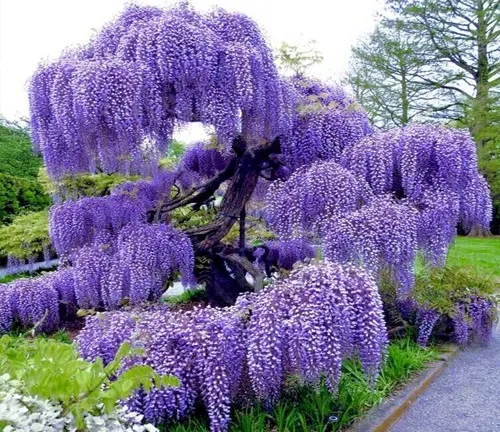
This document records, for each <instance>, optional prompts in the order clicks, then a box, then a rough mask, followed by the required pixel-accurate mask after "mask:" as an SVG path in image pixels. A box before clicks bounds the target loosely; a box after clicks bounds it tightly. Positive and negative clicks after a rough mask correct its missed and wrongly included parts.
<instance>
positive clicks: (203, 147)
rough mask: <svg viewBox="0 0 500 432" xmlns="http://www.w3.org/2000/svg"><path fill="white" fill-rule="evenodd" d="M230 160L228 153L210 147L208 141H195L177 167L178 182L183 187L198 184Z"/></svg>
mask: <svg viewBox="0 0 500 432" xmlns="http://www.w3.org/2000/svg"><path fill="white" fill-rule="evenodd" d="M228 161H229V158H228V155H227V154H223V153H221V152H220V151H219V150H217V149H215V148H209V147H208V143H205V142H199V143H195V144H193V145H191V146H190V147H189V148H188V149H187V150H186V152H185V153H184V156H183V157H182V159H181V161H180V163H179V166H178V167H177V172H178V173H179V176H178V183H180V185H181V187H182V188H183V189H189V188H191V187H192V186H196V185H198V184H200V183H201V182H202V181H203V180H206V179H209V178H211V177H213V176H214V175H215V174H217V173H218V172H219V171H222V170H223V169H224V168H225V167H226V166H227V164H228Z"/></svg>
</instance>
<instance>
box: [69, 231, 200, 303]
mask: <svg viewBox="0 0 500 432" xmlns="http://www.w3.org/2000/svg"><path fill="white" fill-rule="evenodd" d="M193 266H194V252H193V248H192V245H191V242H190V240H189V238H188V237H187V236H186V235H184V234H183V233H182V232H180V231H177V230H176V229H175V228H173V227H171V226H170V225H165V224H145V223H133V224H129V225H127V226H125V227H124V228H123V229H122V230H121V231H120V232H119V234H118V236H117V238H116V240H111V241H110V243H107V244H103V243H98V242H97V243H94V244H91V245H88V246H85V247H83V248H81V249H80V250H79V251H78V253H77V254H76V258H75V261H74V265H73V268H74V274H75V295H76V301H77V304H78V306H79V307H80V308H85V309H90V308H101V307H104V308H106V309H117V308H119V307H120V305H121V304H122V303H123V301H124V300H125V299H128V301H129V302H130V303H131V304H140V303H142V302H144V301H146V300H155V299H158V298H159V297H160V296H161V294H162V293H163V290H164V286H165V283H166V281H167V280H168V278H169V277H170V276H171V275H172V274H174V273H175V272H177V271H179V272H180V274H181V278H182V281H183V282H184V283H185V284H187V285H189V284H191V283H193V276H192V274H193Z"/></svg>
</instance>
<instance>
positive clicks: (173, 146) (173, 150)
mask: <svg viewBox="0 0 500 432" xmlns="http://www.w3.org/2000/svg"><path fill="white" fill-rule="evenodd" d="M185 151H186V146H185V144H184V143H182V142H181V141H177V140H175V139H173V140H172V141H171V142H170V144H169V146H168V152H167V156H166V157H164V158H162V159H161V160H160V166H161V167H162V168H167V169H173V168H175V167H176V166H177V164H178V163H179V161H180V160H181V158H182V156H183V155H184V152H185Z"/></svg>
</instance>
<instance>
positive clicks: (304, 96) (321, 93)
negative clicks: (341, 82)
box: [282, 77, 373, 170]
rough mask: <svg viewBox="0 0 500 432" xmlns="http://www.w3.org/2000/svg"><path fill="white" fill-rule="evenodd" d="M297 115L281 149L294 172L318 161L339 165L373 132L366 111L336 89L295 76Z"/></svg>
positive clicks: (343, 92) (339, 89)
mask: <svg viewBox="0 0 500 432" xmlns="http://www.w3.org/2000/svg"><path fill="white" fill-rule="evenodd" d="M291 85H292V86H293V89H294V91H295V92H296V95H295V99H296V105H297V108H296V110H297V113H296V115H295V117H294V122H293V126H292V131H291V134H290V135H289V136H286V137H284V139H283V143H282V147H283V154H284V159H285V163H286V165H287V166H288V167H289V168H290V169H292V170H295V169H297V168H298V167H300V166H303V165H309V164H311V163H313V162H315V161H318V160H323V161H326V160H330V161H335V162H339V161H340V159H341V155H342V152H343V151H344V149H348V148H350V147H351V146H352V145H354V144H356V143H357V142H359V141H360V140H361V139H362V138H363V137H364V136H366V135H369V134H371V133H372V130H373V128H372V126H371V124H370V121H369V120H368V116H367V114H366V112H365V111H364V110H363V108H362V107H361V106H360V105H359V104H358V103H357V102H356V101H355V100H354V99H353V98H351V97H350V96H348V95H347V94H346V92H345V91H344V90H343V89H342V88H340V87H337V86H329V85H325V84H323V83H321V82H319V81H316V80H311V79H306V78H305V77H295V78H293V79H292V82H291Z"/></svg>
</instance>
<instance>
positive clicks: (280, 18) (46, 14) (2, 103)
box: [0, 0, 383, 120]
mask: <svg viewBox="0 0 500 432" xmlns="http://www.w3.org/2000/svg"><path fill="white" fill-rule="evenodd" d="M127 3H129V2H128V1H126V0H0V116H3V117H5V118H7V119H8V120H16V119H19V118H22V117H28V116H29V109H28V96H27V91H26V88H27V81H28V80H29V78H30V76H31V74H32V73H33V72H34V71H35V69H36V67H37V65H38V63H39V62H40V61H41V60H47V59H48V60H50V59H55V58H57V57H58V56H59V54H60V53H61V51H62V50H63V49H64V48H66V47H68V46H70V45H74V44H84V43H86V42H87V41H88V40H89V38H90V36H91V35H92V33H93V32H95V31H96V30H98V29H100V28H101V27H102V26H103V25H104V24H105V23H107V22H108V21H110V20H111V19H113V17H115V16H116V15H117V14H119V13H120V11H121V10H123V8H124V7H125V5H126V4H127ZM135 3H139V4H148V5H155V6H168V4H170V3H171V2H169V1H165V0H137V1H135ZM191 3H192V4H193V5H194V6H195V7H197V8H200V9H210V8H211V7H213V6H214V5H218V6H221V7H223V8H225V9H228V10H231V11H238V12H243V13H245V14H247V15H249V16H250V17H252V18H253V19H254V20H255V21H256V22H257V23H258V24H259V26H260V27H261V28H262V30H263V31H264V32H265V34H267V36H268V39H269V41H270V43H271V45H272V46H273V47H275V48H277V47H279V46H280V44H281V43H282V42H284V41H286V42H287V43H290V44H297V43H303V42H307V41H311V40H314V41H316V42H315V47H316V49H317V50H318V51H320V52H321V54H322V55H323V57H324V61H323V62H322V63H321V64H320V65H316V66H315V67H314V68H313V70H311V71H309V73H310V74H311V75H312V76H316V77H318V78H321V79H331V80H336V81H338V80H339V79H340V78H341V76H342V74H343V73H344V72H345V70H346V69H347V66H348V63H349V57H350V52H351V47H352V45H354V44H355V43H356V41H357V40H358V39H359V38H361V37H363V36H364V35H366V34H367V33H369V32H370V31H371V30H372V29H373V27H374V25H375V18H376V13H377V12H378V11H381V10H382V6H383V2H382V0H306V1H298V0H295V1H294V0H191Z"/></svg>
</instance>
